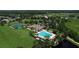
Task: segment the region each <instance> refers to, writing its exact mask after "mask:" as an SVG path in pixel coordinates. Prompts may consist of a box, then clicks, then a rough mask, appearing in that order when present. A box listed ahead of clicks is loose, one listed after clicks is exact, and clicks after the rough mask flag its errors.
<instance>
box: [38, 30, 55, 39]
mask: <svg viewBox="0 0 79 59" xmlns="http://www.w3.org/2000/svg"><path fill="white" fill-rule="evenodd" d="M54 36H55V34H53V33H50V32H47V31H46V30H43V31H40V32H38V37H40V38H45V37H48V38H51V37H54Z"/></svg>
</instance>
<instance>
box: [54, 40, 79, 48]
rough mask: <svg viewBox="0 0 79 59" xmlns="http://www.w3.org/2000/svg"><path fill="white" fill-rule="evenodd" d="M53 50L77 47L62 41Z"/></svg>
mask: <svg viewBox="0 0 79 59" xmlns="http://www.w3.org/2000/svg"><path fill="white" fill-rule="evenodd" d="M55 48H78V47H77V46H75V45H74V44H72V43H71V42H69V41H67V40H64V41H63V42H62V43H60V44H59V45H58V46H56V47H55Z"/></svg>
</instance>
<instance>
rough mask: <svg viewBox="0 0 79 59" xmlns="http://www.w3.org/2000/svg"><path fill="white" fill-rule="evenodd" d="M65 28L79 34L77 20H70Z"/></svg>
mask: <svg viewBox="0 0 79 59" xmlns="http://www.w3.org/2000/svg"><path fill="white" fill-rule="evenodd" d="M66 26H67V27H68V28H70V29H72V30H73V31H74V32H76V33H78V34H79V20H71V22H67V23H66Z"/></svg>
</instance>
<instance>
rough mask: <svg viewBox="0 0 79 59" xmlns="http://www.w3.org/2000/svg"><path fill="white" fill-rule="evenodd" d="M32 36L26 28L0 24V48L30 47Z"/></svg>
mask: <svg viewBox="0 0 79 59" xmlns="http://www.w3.org/2000/svg"><path fill="white" fill-rule="evenodd" d="M33 41H34V40H33V38H32V37H31V36H30V35H29V31H28V30H26V29H21V30H19V29H18V30H16V29H11V28H10V27H8V26H0V47H1V48H18V47H24V48H31V47H32V46H33Z"/></svg>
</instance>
